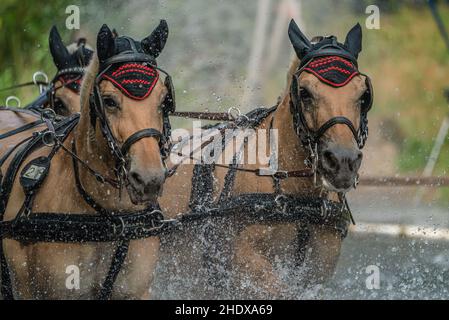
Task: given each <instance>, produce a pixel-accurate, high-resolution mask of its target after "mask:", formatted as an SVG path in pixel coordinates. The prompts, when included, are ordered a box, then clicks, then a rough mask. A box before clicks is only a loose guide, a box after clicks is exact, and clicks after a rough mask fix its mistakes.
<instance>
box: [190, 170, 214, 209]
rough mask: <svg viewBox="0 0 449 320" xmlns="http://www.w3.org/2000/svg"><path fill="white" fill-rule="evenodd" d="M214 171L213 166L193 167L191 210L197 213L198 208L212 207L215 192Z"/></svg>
mask: <svg viewBox="0 0 449 320" xmlns="http://www.w3.org/2000/svg"><path fill="white" fill-rule="evenodd" d="M213 171H214V165H213V164H205V165H201V164H196V165H195V166H194V167H193V175H192V188H191V192H190V201H189V208H190V210H192V211H196V210H197V209H198V208H201V207H209V206H210V205H212V202H213V198H212V195H213V192H214V190H213V189H214V183H213V180H214V177H213Z"/></svg>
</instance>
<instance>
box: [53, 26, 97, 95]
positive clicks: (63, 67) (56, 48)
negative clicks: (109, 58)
mask: <svg viewBox="0 0 449 320" xmlns="http://www.w3.org/2000/svg"><path fill="white" fill-rule="evenodd" d="M48 42H49V48H50V53H51V55H52V57H53V62H54V63H55V66H56V68H57V69H58V72H57V74H56V76H55V78H54V80H53V82H55V81H57V80H59V81H61V82H62V84H63V85H64V86H66V87H67V88H69V89H70V90H72V91H74V92H79V90H80V87H81V78H82V77H83V75H84V69H85V68H86V67H87V66H88V65H89V63H90V60H91V59H92V56H93V50H90V49H89V48H87V47H86V39H84V38H80V39H78V41H77V43H76V47H77V49H76V50H75V51H73V52H72V53H70V52H69V50H68V49H67V48H66V46H65V45H64V43H63V41H62V39H61V35H60V34H59V32H58V29H57V28H56V26H53V27H52V28H51V31H50V36H49V39H48Z"/></svg>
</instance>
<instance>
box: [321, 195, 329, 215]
mask: <svg viewBox="0 0 449 320" xmlns="http://www.w3.org/2000/svg"><path fill="white" fill-rule="evenodd" d="M328 214H329V206H328V205H327V203H326V199H323V200H322V201H321V217H323V218H324V219H326V218H327V216H328Z"/></svg>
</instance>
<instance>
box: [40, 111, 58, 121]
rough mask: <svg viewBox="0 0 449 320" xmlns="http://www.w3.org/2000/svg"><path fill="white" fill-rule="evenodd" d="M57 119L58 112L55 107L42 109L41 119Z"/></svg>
mask: <svg viewBox="0 0 449 320" xmlns="http://www.w3.org/2000/svg"><path fill="white" fill-rule="evenodd" d="M55 119H56V112H55V110H53V109H50V108H45V109H44V110H42V112H41V120H42V121H45V120H50V121H53V120H55Z"/></svg>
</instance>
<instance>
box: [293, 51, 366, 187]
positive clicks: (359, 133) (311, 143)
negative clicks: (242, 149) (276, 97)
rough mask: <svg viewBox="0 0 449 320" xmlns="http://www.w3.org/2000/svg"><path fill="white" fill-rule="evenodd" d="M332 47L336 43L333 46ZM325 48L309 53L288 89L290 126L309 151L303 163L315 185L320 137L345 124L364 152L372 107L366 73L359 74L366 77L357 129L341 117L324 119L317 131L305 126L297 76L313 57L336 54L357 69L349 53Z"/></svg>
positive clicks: (345, 118)
mask: <svg viewBox="0 0 449 320" xmlns="http://www.w3.org/2000/svg"><path fill="white" fill-rule="evenodd" d="M334 45H335V44H334ZM323 49H326V46H323V47H321V48H320V49H319V50H318V51H315V52H310V53H309V54H307V55H306V56H305V57H304V59H303V60H302V61H301V64H300V66H299V67H298V70H297V71H296V72H295V74H294V75H293V78H292V83H291V87H290V110H291V112H292V115H293V126H294V129H295V132H296V134H297V135H298V137H299V139H300V140H301V143H302V146H303V148H304V149H305V150H307V152H308V158H307V160H306V162H307V165H308V166H310V167H311V168H312V170H313V171H314V175H315V182H316V173H317V172H316V171H317V168H318V150H317V149H318V144H319V142H320V140H321V139H322V138H323V136H324V134H325V133H326V132H327V131H328V130H329V129H330V128H332V127H333V126H335V125H337V124H343V125H346V126H347V127H348V128H349V130H350V131H351V132H352V135H353V136H354V139H355V141H356V142H357V145H358V147H359V148H360V149H363V147H364V146H365V142H366V140H367V138H368V111H369V110H370V109H371V107H372V104H373V89H372V84H371V80H370V79H369V77H368V76H367V75H365V74H362V73H359V74H360V75H363V76H365V79H366V80H365V83H366V86H367V89H366V91H365V92H364V94H363V95H362V98H361V109H360V126H359V128H357V129H356V128H355V126H354V124H353V123H352V121H351V120H349V119H348V118H347V117H344V116H337V117H333V118H331V119H329V120H327V121H326V122H325V123H324V124H322V125H321V126H320V127H319V128H318V129H316V130H312V129H311V128H310V127H309V125H308V124H307V120H306V118H305V115H304V111H303V105H302V103H301V94H300V88H299V77H300V75H301V74H302V73H303V72H304V69H305V68H306V67H307V66H308V65H309V64H310V63H311V62H312V61H313V59H314V58H316V57H322V56H328V55H329V56H330V55H335V56H339V57H342V58H345V59H349V60H350V61H351V62H352V63H354V65H355V66H356V67H357V60H356V59H355V58H354V57H353V56H351V55H350V54H349V53H343V52H342V51H341V50H335V49H334V50H332V49H331V50H329V49H328V50H326V51H325V53H324V54H323V52H321V50H323Z"/></svg>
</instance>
